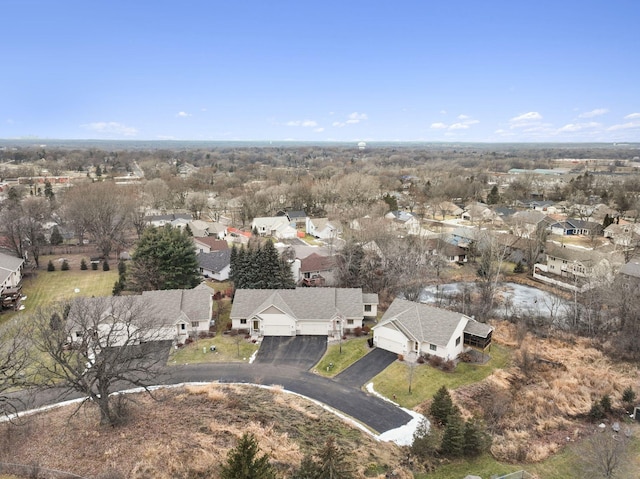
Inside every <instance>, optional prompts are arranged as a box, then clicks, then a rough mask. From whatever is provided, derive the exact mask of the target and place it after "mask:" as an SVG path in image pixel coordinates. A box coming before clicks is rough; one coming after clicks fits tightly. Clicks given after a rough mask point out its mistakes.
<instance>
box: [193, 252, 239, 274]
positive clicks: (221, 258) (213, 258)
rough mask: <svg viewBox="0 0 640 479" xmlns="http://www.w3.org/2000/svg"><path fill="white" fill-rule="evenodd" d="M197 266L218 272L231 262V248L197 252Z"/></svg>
mask: <svg viewBox="0 0 640 479" xmlns="http://www.w3.org/2000/svg"><path fill="white" fill-rule="evenodd" d="M196 259H197V260H198V266H199V267H200V268H203V269H206V270H208V271H213V272H214V273H219V272H220V271H222V270H223V269H224V268H226V267H227V266H229V264H230V263H231V250H230V249H225V250H222V251H212V252H211V253H198V254H197V255H196Z"/></svg>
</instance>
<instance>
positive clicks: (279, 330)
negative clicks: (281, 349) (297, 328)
mask: <svg viewBox="0 0 640 479" xmlns="http://www.w3.org/2000/svg"><path fill="white" fill-rule="evenodd" d="M263 334H264V335H265V336H294V331H292V330H291V325H289V324H265V325H264V330H263Z"/></svg>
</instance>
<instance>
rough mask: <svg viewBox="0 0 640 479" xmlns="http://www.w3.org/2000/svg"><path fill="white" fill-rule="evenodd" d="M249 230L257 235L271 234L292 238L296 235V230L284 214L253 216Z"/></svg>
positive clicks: (280, 237)
mask: <svg viewBox="0 0 640 479" xmlns="http://www.w3.org/2000/svg"><path fill="white" fill-rule="evenodd" d="M251 231H255V232H256V233H258V235H259V236H273V237H274V238H278V239H293V238H296V237H297V235H298V231H297V230H296V229H295V228H294V227H293V226H291V224H289V219H288V218H287V217H286V216H268V217H263V218H254V219H253V221H252V222H251Z"/></svg>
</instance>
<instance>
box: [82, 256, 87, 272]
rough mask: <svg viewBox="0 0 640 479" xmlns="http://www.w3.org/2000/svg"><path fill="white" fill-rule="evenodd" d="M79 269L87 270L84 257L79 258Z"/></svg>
mask: <svg viewBox="0 0 640 479" xmlns="http://www.w3.org/2000/svg"><path fill="white" fill-rule="evenodd" d="M80 269H81V270H82V271H86V270H87V262H86V261H85V259H84V258H82V259H81V260H80Z"/></svg>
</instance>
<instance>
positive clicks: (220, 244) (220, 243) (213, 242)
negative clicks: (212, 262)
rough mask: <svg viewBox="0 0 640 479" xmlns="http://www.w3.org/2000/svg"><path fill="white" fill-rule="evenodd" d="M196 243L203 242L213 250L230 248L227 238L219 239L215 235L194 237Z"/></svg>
mask: <svg viewBox="0 0 640 479" xmlns="http://www.w3.org/2000/svg"><path fill="white" fill-rule="evenodd" d="M193 241H194V243H201V244H203V245H205V246H208V247H209V249H210V250H211V251H221V250H224V249H229V243H227V242H226V241H225V240H221V239H217V238H216V237H215V236H204V237H202V238H193Z"/></svg>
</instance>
